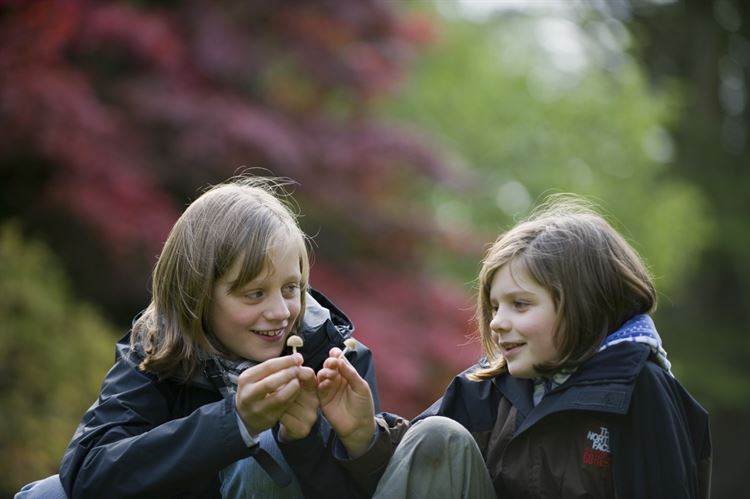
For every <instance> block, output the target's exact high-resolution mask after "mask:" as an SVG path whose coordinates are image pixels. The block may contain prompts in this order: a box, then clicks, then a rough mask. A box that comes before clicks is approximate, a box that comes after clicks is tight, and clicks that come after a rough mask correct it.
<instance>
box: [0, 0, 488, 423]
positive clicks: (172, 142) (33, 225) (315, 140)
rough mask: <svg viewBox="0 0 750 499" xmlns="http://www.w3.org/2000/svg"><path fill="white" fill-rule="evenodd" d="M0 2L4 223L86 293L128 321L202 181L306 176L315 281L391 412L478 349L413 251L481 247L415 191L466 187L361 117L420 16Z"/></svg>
mask: <svg viewBox="0 0 750 499" xmlns="http://www.w3.org/2000/svg"><path fill="white" fill-rule="evenodd" d="M0 5H2V6H1V7H0V75H2V76H0V129H2V133H0V196H1V197H2V200H0V217H2V218H3V219H6V218H21V219H22V220H23V222H24V226H25V227H26V229H27V230H29V231H33V232H35V233H37V234H41V235H43V236H44V237H45V238H46V239H47V241H48V242H49V244H50V245H51V246H52V247H53V249H54V250H55V251H56V252H57V253H58V254H59V255H60V257H61V258H63V259H64V261H65V262H66V265H67V268H68V271H69V273H70V274H71V276H72V277H73V279H74V281H75V282H76V285H77V286H78V290H79V292H80V293H81V294H82V295H83V296H84V297H86V298H88V299H90V300H94V301H95V302H97V303H98V304H99V305H100V306H101V307H103V308H104V309H105V310H106V311H107V312H108V313H109V315H110V316H111V317H113V318H115V319H116V320H118V321H123V322H124V321H125V317H128V316H130V315H132V314H133V313H135V312H137V311H138V309H139V308H140V307H142V306H144V305H145V302H146V300H147V298H148V295H147V292H148V274H149V272H150V270H151V266H152V265H153V263H154V257H155V255H156V254H158V251H159V249H160V247H161V244H162V242H163V240H164V238H165V236H166V233H167V231H168V230H169V227H170V226H171V224H172V222H173V221H174V220H175V218H176V217H177V216H178V214H179V212H180V211H181V209H182V208H183V207H184V205H185V204H186V203H187V202H188V201H189V200H190V199H191V198H194V197H195V195H196V189H197V188H199V187H201V186H204V185H205V184H207V183H209V182H217V181H220V180H222V179H225V178H227V177H228V176H230V175H232V174H234V173H236V172H237V171H239V170H238V169H239V168H240V167H243V166H247V167H262V168H265V169H266V170H267V173H269V174H272V175H280V176H288V177H291V178H292V179H294V180H295V181H296V182H297V183H298V187H297V188H296V191H295V197H296V198H297V200H298V201H299V203H300V205H301V207H302V211H303V213H304V214H305V216H304V217H303V225H304V226H305V229H306V230H307V231H308V232H309V233H311V234H313V235H315V236H316V241H317V247H316V249H315V266H314V269H313V285H314V286H316V287H317V288H319V289H321V290H322V291H324V292H325V293H326V294H328V295H329V296H330V297H331V298H333V299H334V301H336V302H337V303H339V304H340V305H341V306H342V308H343V309H344V310H345V311H346V312H347V314H348V315H350V317H351V318H352V319H353V320H354V322H355V323H356V324H357V326H358V334H357V336H358V337H359V338H360V339H362V340H363V341H365V342H366V343H367V344H369V345H370V346H371V347H372V349H373V351H374V352H375V354H376V362H377V367H378V371H379V383H380V385H381V386H380V388H381V392H382V399H383V404H384V407H385V408H386V409H388V410H391V411H396V412H401V413H403V414H405V415H413V414H415V413H416V412H417V411H419V410H420V409H422V408H424V407H426V406H427V404H428V403H429V402H431V400H432V399H433V397H434V396H435V395H436V394H438V393H439V392H440V391H441V390H442V388H443V385H444V384H445V382H446V381H447V379H448V378H449V377H450V375H451V374H452V373H455V372H457V371H459V370H461V369H463V368H464V367H466V366H468V365H469V364H470V363H471V362H472V361H474V360H475V359H476V356H477V353H478V347H477V346H476V345H472V346H469V347H460V346H459V345H461V344H463V343H465V341H466V340H465V335H466V334H467V333H468V332H469V331H470V325H469V317H470V315H471V310H470V305H471V304H470V300H469V298H468V296H467V293H466V291H465V290H464V289H463V288H462V287H461V286H459V285H456V284H453V283H449V282H445V281H440V280H438V279H436V278H434V277H433V276H431V275H430V274H429V273H428V272H427V271H426V269H427V267H426V264H425V263H424V262H425V258H424V255H425V254H426V253H427V252H429V249H430V248H431V247H433V246H435V245H440V246H442V247H449V248H459V247H461V246H467V243H468V246H469V247H470V248H471V251H476V247H475V246H473V245H472V243H471V236H470V235H467V234H462V235H461V236H460V241H459V240H458V239H457V238H458V236H456V234H450V233H446V232H445V231H441V230H438V228H437V226H436V225H435V224H434V223H433V219H432V215H431V213H430V211H429V210H428V209H427V207H426V204H424V203H423V202H421V201H420V199H421V196H419V195H415V194H416V192H417V191H416V189H417V188H416V187H413V186H415V185H420V186H429V185H430V184H435V183H440V184H454V185H456V186H458V185H462V183H463V182H465V181H466V179H465V178H463V176H462V174H461V173H460V170H459V169H458V168H456V167H455V166H454V165H451V164H450V163H449V162H448V161H447V160H446V158H447V156H445V155H444V154H442V153H441V152H440V151H439V150H437V149H435V147H434V145H432V144H430V143H429V142H428V141H426V140H425V138H424V137H422V136H421V135H420V134H419V132H418V131H416V130H413V129H410V128H409V127H407V126H405V125H399V124H395V123H389V122H386V121H385V120H384V119H382V118H379V117H377V116H376V115H375V114H374V112H373V111H374V110H375V109H377V103H378V102H379V100H380V99H381V98H382V97H383V96H387V95H388V94H389V93H390V92H392V91H393V90H394V89H395V88H396V85H397V84H398V82H399V80H400V78H401V77H402V76H403V73H404V71H405V69H407V65H408V62H409V61H410V60H411V59H412V57H413V55H414V54H415V51H417V50H418V49H419V47H420V45H422V44H424V43H427V42H429V41H430V39H431V38H432V37H433V35H434V30H435V26H434V25H433V22H432V21H431V20H430V19H428V18H425V17H420V16H417V15H415V14H412V13H407V12H405V11H401V10H399V9H398V8H397V7H398V6H397V4H395V3H393V2H385V1H382V0H360V1H357V2H351V1H347V0H317V1H312V0H310V1H297V2H272V1H270V0H268V1H262V0H259V1H254V2H244V1H229V2H211V1H208V0H195V1H190V2H96V1H93V0H67V1H63V0H59V1H55V0H39V1H31V2H27V1H22V0H16V1H8V0H6V1H4V2H2V3H0ZM420 189H423V187H422V188H420ZM459 242H461V243H462V244H458V243H459ZM71 334H73V333H71Z"/></svg>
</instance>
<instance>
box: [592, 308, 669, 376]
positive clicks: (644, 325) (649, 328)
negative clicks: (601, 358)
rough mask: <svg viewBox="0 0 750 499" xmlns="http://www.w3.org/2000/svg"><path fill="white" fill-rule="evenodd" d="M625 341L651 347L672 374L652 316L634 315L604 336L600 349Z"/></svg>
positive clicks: (662, 366) (662, 364)
mask: <svg viewBox="0 0 750 499" xmlns="http://www.w3.org/2000/svg"><path fill="white" fill-rule="evenodd" d="M623 341H635V342H636V343H643V344H645V345H648V346H649V347H651V352H652V353H653V354H654V358H655V360H656V363H657V364H659V366H661V368H662V369H664V370H665V371H667V372H668V373H669V374H670V375H671V374H672V364H671V363H670V362H669V360H667V352H666V350H664V347H663V346H662V344H661V338H660V337H659V333H657V332H656V326H655V325H654V321H653V320H652V319H651V317H649V316H648V315H646V314H638V315H634V316H633V317H631V318H630V319H628V320H627V321H626V322H625V324H623V325H622V326H621V327H620V329H618V330H617V331H615V332H614V333H612V334H610V335H609V336H607V337H606V338H604V341H603V342H602V346H601V347H599V351H600V352H601V351H602V350H604V349H605V348H609V347H611V346H612V345H616V344H618V343H622V342H623Z"/></svg>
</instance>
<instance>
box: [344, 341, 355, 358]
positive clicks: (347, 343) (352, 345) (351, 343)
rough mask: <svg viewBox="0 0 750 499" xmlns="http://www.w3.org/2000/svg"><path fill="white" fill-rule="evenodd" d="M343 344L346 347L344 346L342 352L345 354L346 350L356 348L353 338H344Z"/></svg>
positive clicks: (349, 350) (350, 350)
mask: <svg viewBox="0 0 750 499" xmlns="http://www.w3.org/2000/svg"><path fill="white" fill-rule="evenodd" d="M344 345H345V346H346V348H344V351H343V352H342V354H343V355H346V354H347V353H348V352H353V351H354V350H355V349H356V348H357V340H355V339H354V338H347V339H345V340H344Z"/></svg>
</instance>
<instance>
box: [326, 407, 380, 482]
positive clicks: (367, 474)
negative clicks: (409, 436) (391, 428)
mask: <svg viewBox="0 0 750 499" xmlns="http://www.w3.org/2000/svg"><path fill="white" fill-rule="evenodd" d="M375 422H376V423H377V429H376V430H375V436H374V438H373V440H372V442H371V443H370V447H369V448H368V449H367V450H366V451H365V452H364V454H362V455H361V456H359V457H357V458H355V459H348V456H347V454H346V449H345V448H344V446H343V444H342V443H341V442H340V441H339V439H338V438H336V439H335V443H334V451H333V452H334V457H336V459H337V460H338V461H339V463H340V464H341V465H342V466H343V467H344V468H345V469H346V471H347V472H348V473H349V475H350V476H351V478H353V479H354V480H355V481H356V482H357V484H358V485H359V487H360V488H361V489H362V490H363V491H366V492H367V493H368V494H369V495H372V494H373V493H374V492H375V489H376V488H377V486H378V481H380V478H381V477H382V476H383V473H384V472H385V468H386V466H388V462H389V461H390V459H391V456H392V455H393V451H394V449H395V445H394V443H393V442H392V440H391V437H390V434H389V432H388V431H387V429H388V424H387V423H386V422H385V421H383V420H382V419H380V418H375ZM344 456H347V457H344Z"/></svg>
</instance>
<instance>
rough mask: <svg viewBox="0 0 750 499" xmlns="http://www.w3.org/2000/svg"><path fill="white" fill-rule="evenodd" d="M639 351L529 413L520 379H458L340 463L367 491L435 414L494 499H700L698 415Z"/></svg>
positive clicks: (701, 430)
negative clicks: (454, 434) (457, 433)
mask: <svg viewBox="0 0 750 499" xmlns="http://www.w3.org/2000/svg"><path fill="white" fill-rule="evenodd" d="M650 352H651V351H650V348H649V347H648V346H645V345H642V344H637V343H632V342H624V343H621V344H617V345H613V346H611V347H609V348H607V349H606V350H604V351H602V352H600V353H598V354H596V355H595V356H593V357H592V358H591V359H589V360H588V361H586V362H585V363H583V364H582V365H581V366H579V368H578V370H577V371H576V372H575V373H573V374H572V375H571V377H570V378H569V379H568V380H567V381H566V382H565V383H563V384H562V385H560V386H558V387H556V388H554V389H553V390H551V391H550V392H549V393H547V394H546V395H545V397H544V398H543V399H542V401H541V402H540V403H539V404H538V405H537V406H534V405H533V402H532V385H533V383H532V382H531V381H530V380H527V379H518V378H514V377H512V376H510V375H508V374H501V375H499V376H496V377H494V378H492V379H489V380H484V381H473V380H470V379H468V378H467V377H466V374H467V373H468V372H470V371H472V370H473V369H475V368H476V366H475V367H473V368H471V369H469V370H468V371H466V372H464V373H462V374H460V375H458V376H457V377H456V378H454V379H453V381H452V382H451V383H450V385H449V386H448V388H447V389H446V391H445V393H444V395H443V397H441V398H440V399H439V400H438V401H437V402H435V403H434V404H433V405H432V406H431V407H430V408H428V409H427V410H426V411H425V412H424V413H423V414H421V415H419V416H417V418H415V419H414V420H412V421H411V422H407V421H405V420H404V419H402V418H399V417H397V416H394V415H389V414H384V415H383V418H382V420H381V422H380V424H379V433H378V435H377V437H376V440H375V442H374V443H373V445H372V446H371V448H370V450H368V452H367V453H365V454H364V455H363V456H360V457H359V458H357V459H354V460H351V461H349V462H348V463H346V468H347V469H348V471H349V473H350V477H351V478H352V479H354V480H355V481H358V483H359V486H360V488H361V489H362V490H363V491H364V492H365V493H372V492H373V491H374V488H375V486H376V485H377V480H378V478H379V475H380V474H382V472H383V470H384V468H385V464H386V463H387V461H388V459H389V457H390V455H391V454H392V452H393V450H394V448H395V446H396V445H397V444H398V442H399V441H400V440H401V438H402V437H403V434H404V433H405V432H406V430H407V429H408V427H409V426H410V424H411V423H413V422H414V421H416V420H419V419H422V418H425V417H429V416H433V415H441V416H446V417H449V418H451V419H454V420H456V421H458V422H459V423H461V424H462V425H463V426H464V427H465V428H467V429H468V430H469V432H470V433H471V434H472V435H473V436H474V439H475V440H476V442H477V444H478V446H479V449H480V451H481V452H482V455H483V457H484V460H485V463H486V465H487V469H488V471H489V473H490V476H491V477H492V480H493V483H494V486H495V490H496V492H497V496H498V498H513V499H526V498H528V499H531V498H535V499H546V498H550V497H555V498H560V499H572V498H582V497H596V498H598V499H605V498H613V497H616V498H619V499H631V498H632V499H636V498H637V499H671V498H675V499H677V498H679V499H705V498H707V497H709V493H710V491H709V488H710V477H711V440H710V435H709V426H708V414H707V413H706V411H705V410H704V409H703V408H702V407H701V406H700V405H699V404H698V403H697V402H696V401H695V400H694V399H693V398H692V397H691V396H690V395H689V394H688V392H687V391H686V390H685V389H684V388H683V387H682V386H681V385H680V384H679V383H678V382H677V380H675V379H674V378H673V377H672V376H671V375H669V374H668V373H667V372H666V371H664V370H663V369H662V368H661V367H659V366H658V365H657V364H656V363H655V362H652V361H650V360H649V357H650Z"/></svg>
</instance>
